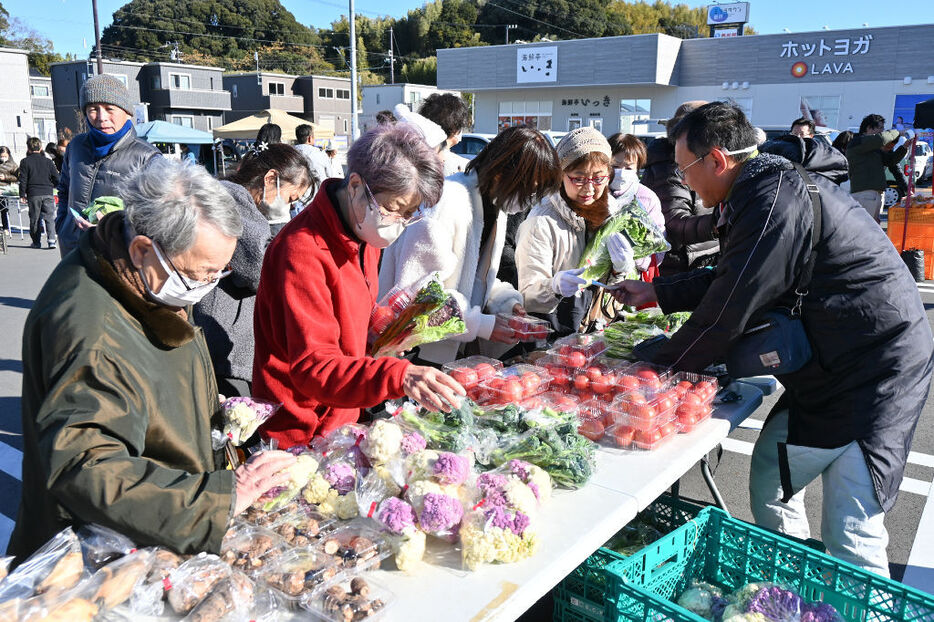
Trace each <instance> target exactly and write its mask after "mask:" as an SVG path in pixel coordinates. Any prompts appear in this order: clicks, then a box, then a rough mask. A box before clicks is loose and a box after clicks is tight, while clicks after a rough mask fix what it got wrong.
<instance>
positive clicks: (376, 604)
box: [302, 575, 396, 622]
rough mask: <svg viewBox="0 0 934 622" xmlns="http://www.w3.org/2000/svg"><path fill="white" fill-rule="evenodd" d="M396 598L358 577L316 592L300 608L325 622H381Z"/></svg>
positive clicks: (372, 582)
mask: <svg viewBox="0 0 934 622" xmlns="http://www.w3.org/2000/svg"><path fill="white" fill-rule="evenodd" d="M395 600H396V596H395V594H393V593H392V592H391V591H390V590H389V589H388V588H386V587H383V586H382V585H380V584H379V583H378V582H376V581H373V580H372V579H370V578H366V577H363V576H360V575H356V576H346V577H342V578H341V579H340V580H338V581H335V582H332V583H331V584H329V585H326V586H321V587H320V588H318V589H316V590H315V591H314V592H313V593H312V594H311V597H310V598H308V599H306V600H305V601H304V602H303V603H302V606H303V607H304V608H305V609H307V610H308V611H310V612H311V613H312V614H313V615H314V616H315V617H316V618H318V619H321V620H328V621H329V622H351V621H353V620H379V619H383V618H384V616H385V612H386V610H387V609H389V607H390V606H391V605H392V604H393V603H394V602H395Z"/></svg>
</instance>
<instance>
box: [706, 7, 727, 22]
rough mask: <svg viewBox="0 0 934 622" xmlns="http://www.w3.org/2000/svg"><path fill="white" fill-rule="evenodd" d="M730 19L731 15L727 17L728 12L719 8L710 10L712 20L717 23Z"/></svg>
mask: <svg viewBox="0 0 934 622" xmlns="http://www.w3.org/2000/svg"><path fill="white" fill-rule="evenodd" d="M728 17H729V15H727V12H726V11H724V10H723V9H721V8H720V7H718V6H715V7H713V8H711V9H710V19H712V20H713V21H715V22H717V23H720V22H725V21H726V19H727V18H728Z"/></svg>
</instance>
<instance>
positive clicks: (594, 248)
mask: <svg viewBox="0 0 934 622" xmlns="http://www.w3.org/2000/svg"><path fill="white" fill-rule="evenodd" d="M619 232H622V233H624V234H625V235H626V237H627V238H628V239H629V243H630V244H631V245H632V250H633V257H634V258H635V259H642V258H643V257H648V256H649V255H652V254H654V253H661V252H665V251H668V250H671V245H670V244H668V242H667V241H665V233H664V232H663V231H662V230H661V229H659V228H658V226H657V225H656V224H655V223H654V222H652V220H651V219H650V218H649V214H648V212H646V211H645V209H644V208H643V207H642V206H641V205H640V204H639V202H638V201H637V200H636V199H633V200H632V201H630V202H629V203H628V204H626V205H624V206H623V207H622V208H621V209H620V210H619V212H617V213H616V214H615V215H613V216H611V217H610V219H609V220H607V221H606V222H605V223H604V224H603V226H602V227H600V228H599V229H598V230H597V232H596V234H595V235H594V237H593V239H592V240H591V241H590V242H589V243H588V244H587V248H585V249H584V254H583V256H581V261H580V264H579V265H578V267H579V268H585V270H584V273H583V274H581V277H582V278H585V279H589V280H596V281H604V282H605V279H606V277H607V275H609V274H610V273H611V272H612V271H613V262H612V260H611V259H610V253H609V252H608V251H607V250H606V239H607V238H608V237H609V236H611V235H613V234H614V233H619Z"/></svg>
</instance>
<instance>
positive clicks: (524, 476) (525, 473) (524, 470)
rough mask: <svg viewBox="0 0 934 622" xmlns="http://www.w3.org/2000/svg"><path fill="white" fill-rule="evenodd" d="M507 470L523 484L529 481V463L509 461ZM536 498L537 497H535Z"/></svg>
mask: <svg viewBox="0 0 934 622" xmlns="http://www.w3.org/2000/svg"><path fill="white" fill-rule="evenodd" d="M509 470H510V471H512V474H513V475H515V476H516V477H518V478H519V479H521V480H522V481H523V482H524V483H528V481H529V463H528V462H524V461H522V460H510V461H509ZM536 496H538V495H536Z"/></svg>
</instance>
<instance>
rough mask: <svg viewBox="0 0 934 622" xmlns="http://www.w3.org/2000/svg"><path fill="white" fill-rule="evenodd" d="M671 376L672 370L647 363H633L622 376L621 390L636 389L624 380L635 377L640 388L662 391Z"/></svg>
mask: <svg viewBox="0 0 934 622" xmlns="http://www.w3.org/2000/svg"><path fill="white" fill-rule="evenodd" d="M671 374H672V372H671V370H670V369H667V368H665V367H660V366H658V365H652V364H651V363H645V362H639V363H633V364H632V365H631V366H629V367H628V368H626V370H625V372H624V373H623V374H622V376H620V380H619V387H620V388H621V389H631V388H634V387H633V386H632V385H630V384H628V382H629V381H626V380H624V378H627V377H634V378H635V379H636V381H637V382H638V384H639V387H640V388H642V389H648V390H651V391H660V390H662V389H663V388H665V387H666V385H667V384H668V381H669V378H671Z"/></svg>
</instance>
